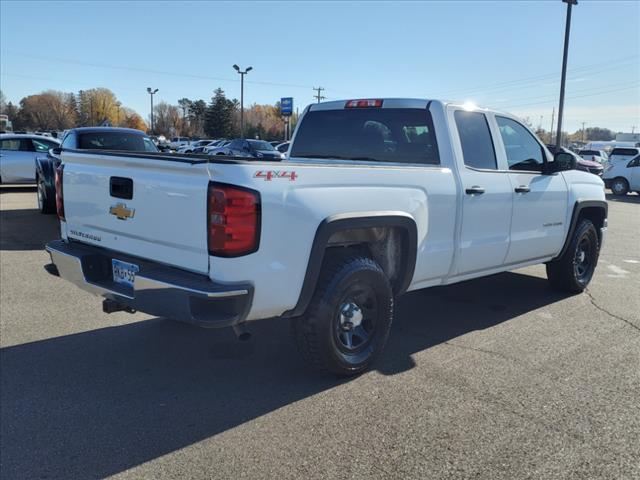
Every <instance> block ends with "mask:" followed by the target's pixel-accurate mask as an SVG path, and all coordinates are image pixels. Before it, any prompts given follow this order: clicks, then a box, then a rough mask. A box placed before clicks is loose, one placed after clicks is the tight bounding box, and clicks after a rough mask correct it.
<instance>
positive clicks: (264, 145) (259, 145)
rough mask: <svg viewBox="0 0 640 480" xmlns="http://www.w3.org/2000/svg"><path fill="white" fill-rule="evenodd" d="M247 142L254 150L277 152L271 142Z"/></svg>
mask: <svg viewBox="0 0 640 480" xmlns="http://www.w3.org/2000/svg"><path fill="white" fill-rule="evenodd" d="M247 142H249V145H251V148H253V149H254V150H269V151H271V150H275V149H274V148H273V145H271V144H270V143H269V142H265V141H264V140H247Z"/></svg>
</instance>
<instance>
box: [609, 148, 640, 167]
mask: <svg viewBox="0 0 640 480" xmlns="http://www.w3.org/2000/svg"><path fill="white" fill-rule="evenodd" d="M639 154H640V148H637V147H624V148H622V147H617V148H614V149H613V150H611V153H610V154H609V163H611V164H615V163H618V162H620V163H625V164H626V163H627V162H628V161H629V160H631V159H632V158H634V157H635V156H636V155H639Z"/></svg>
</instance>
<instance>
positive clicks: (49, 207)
mask: <svg viewBox="0 0 640 480" xmlns="http://www.w3.org/2000/svg"><path fill="white" fill-rule="evenodd" d="M36 185H37V191H36V195H37V198H38V210H40V213H42V214H45V215H47V214H50V213H53V212H54V211H55V203H54V200H53V198H51V197H52V196H51V195H47V187H46V186H45V184H44V179H43V178H42V177H41V176H40V174H39V173H36Z"/></svg>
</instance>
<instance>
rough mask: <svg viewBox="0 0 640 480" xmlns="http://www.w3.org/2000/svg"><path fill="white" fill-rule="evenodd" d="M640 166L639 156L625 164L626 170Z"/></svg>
mask: <svg viewBox="0 0 640 480" xmlns="http://www.w3.org/2000/svg"><path fill="white" fill-rule="evenodd" d="M638 166H640V156H639V157H636V158H634V159H633V160H631V161H630V162H629V163H628V164H627V168H630V167H638Z"/></svg>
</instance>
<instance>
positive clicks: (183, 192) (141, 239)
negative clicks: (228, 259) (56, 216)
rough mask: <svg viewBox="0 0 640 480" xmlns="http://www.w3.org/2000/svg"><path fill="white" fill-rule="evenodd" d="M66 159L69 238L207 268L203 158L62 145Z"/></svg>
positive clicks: (197, 268)
mask: <svg viewBox="0 0 640 480" xmlns="http://www.w3.org/2000/svg"><path fill="white" fill-rule="evenodd" d="M63 164H64V175H63V192H64V209H65V219H66V222H65V223H63V227H62V228H63V230H64V232H63V234H64V233H65V232H66V235H67V237H68V238H69V239H71V240H76V241H80V242H84V243H87V244H91V245H96V246H100V247H104V248H107V249H111V250H114V251H116V252H122V253H126V254H129V255H133V256H138V257H142V258H145V259H148V260H153V261H158V262H161V263H165V264H168V265H174V266H178V267H180V268H184V269H187V270H191V271H194V272H201V273H207V272H208V270H209V254H208V249H207V228H206V219H207V185H208V182H209V174H208V171H207V166H206V164H205V163H202V162H195V163H193V162H189V161H180V160H179V159H177V160H176V161H172V160H166V159H162V158H147V157H144V156H128V155H127V154H126V153H123V154H122V155H114V154H98V153H80V152H63ZM129 190H131V191H129Z"/></svg>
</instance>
